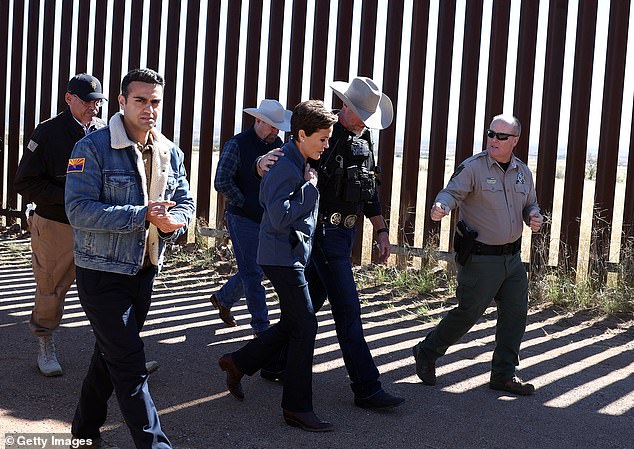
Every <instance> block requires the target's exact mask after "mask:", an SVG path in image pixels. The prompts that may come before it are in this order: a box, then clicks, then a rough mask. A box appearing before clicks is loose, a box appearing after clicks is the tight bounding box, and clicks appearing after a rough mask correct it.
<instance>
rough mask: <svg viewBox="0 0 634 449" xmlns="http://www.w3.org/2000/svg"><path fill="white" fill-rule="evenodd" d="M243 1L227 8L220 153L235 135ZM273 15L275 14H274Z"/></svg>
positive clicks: (221, 203) (221, 206) (219, 220)
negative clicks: (231, 37)
mask: <svg viewBox="0 0 634 449" xmlns="http://www.w3.org/2000/svg"><path fill="white" fill-rule="evenodd" d="M241 10H242V0H234V1H231V2H229V4H228V6H227V36H233V39H227V44H226V48H225V63H224V85H223V89H224V91H223V95H222V119H221V122H220V151H221V152H222V147H223V145H224V144H225V142H226V141H227V140H229V139H230V138H231V137H232V136H233V134H234V127H235V115H236V114H235V112H236V90H237V84H238V50H239V47H240V14H241ZM272 15H273V14H272ZM224 212H225V198H224V196H223V195H218V203H217V204H216V226H217V227H218V228H219V229H221V228H222V227H223V226H224V221H225V217H224V215H225V214H224Z"/></svg>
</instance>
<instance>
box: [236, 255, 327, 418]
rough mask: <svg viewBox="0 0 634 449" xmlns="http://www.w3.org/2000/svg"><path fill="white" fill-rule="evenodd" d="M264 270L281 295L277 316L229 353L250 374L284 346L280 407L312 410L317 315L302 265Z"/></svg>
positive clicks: (273, 267) (291, 409) (271, 267)
mask: <svg viewBox="0 0 634 449" xmlns="http://www.w3.org/2000/svg"><path fill="white" fill-rule="evenodd" d="M263 269H264V272H265V273H266V275H267V276H268V278H269V279H270V280H271V283H272V284H273V287H275V291H276V292H277V295H278V296H279V298H280V311H281V314H280V320H279V322H277V323H276V324H275V325H274V326H271V327H270V328H269V329H268V330H266V331H265V332H262V333H261V334H260V335H259V336H258V338H254V339H253V340H251V341H249V343H247V344H246V345H245V346H243V347H242V348H240V349H239V350H238V351H236V352H234V353H233V354H232V357H233V360H234V362H235V364H236V366H237V367H238V369H240V371H242V372H243V373H244V374H247V375H249V376H251V375H253V374H254V373H255V372H256V371H257V370H259V369H260V368H262V367H263V366H264V365H266V364H267V363H268V362H269V361H270V360H271V359H272V358H274V357H277V356H278V355H279V354H280V352H282V351H284V350H285V349H286V356H287V366H286V373H285V375H284V390H283V393H282V408H283V409H284V410H288V411H291V412H310V411H312V410H313V390H312V388H313V387H312V385H313V377H312V370H313V353H314V350H315V336H316V335H317V318H316V317H315V312H314V310H313V306H312V303H311V300H310V296H309V293H308V285H307V283H306V278H305V277H304V269H303V268H301V267H276V266H270V265H265V266H263Z"/></svg>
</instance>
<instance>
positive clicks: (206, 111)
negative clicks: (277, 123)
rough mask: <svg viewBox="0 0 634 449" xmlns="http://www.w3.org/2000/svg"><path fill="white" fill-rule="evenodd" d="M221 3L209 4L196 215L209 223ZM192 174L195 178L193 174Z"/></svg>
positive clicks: (211, 1) (213, 1) (211, 2)
mask: <svg viewBox="0 0 634 449" xmlns="http://www.w3.org/2000/svg"><path fill="white" fill-rule="evenodd" d="M220 2H221V0H210V1H209V4H208V5H207V32H206V34H205V60H204V65H205V68H204V73H203V80H204V83H203V107H202V113H201V115H202V117H201V123H200V149H199V157H198V190H197V192H196V193H197V195H196V201H197V203H196V215H197V216H199V217H202V218H204V219H205V220H206V221H207V222H209V212H210V211H209V202H210V199H211V189H212V182H211V164H212V162H213V161H212V158H213V150H214V120H215V109H216V107H215V106H216V76H217V74H218V37H219V33H220ZM191 176H192V177H193V173H192V174H191Z"/></svg>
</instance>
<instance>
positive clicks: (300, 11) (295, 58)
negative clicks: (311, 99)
mask: <svg viewBox="0 0 634 449" xmlns="http://www.w3.org/2000/svg"><path fill="white" fill-rule="evenodd" d="M306 8H307V6H306V0H293V12H292V14H291V16H292V20H291V54H290V58H289V62H288V96H287V97H286V108H287V109H290V110H291V111H292V110H293V108H295V106H297V104H298V103H299V102H300V101H302V80H303V78H304V76H303V74H304V43H305V36H306Z"/></svg>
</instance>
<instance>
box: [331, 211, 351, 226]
mask: <svg viewBox="0 0 634 449" xmlns="http://www.w3.org/2000/svg"><path fill="white" fill-rule="evenodd" d="M346 218H348V217H346ZM326 219H327V220H328V222H329V223H330V224H332V225H335V226H337V225H339V223H341V214H340V213H339V212H334V213H332V214H330V215H328V216H327V217H326Z"/></svg>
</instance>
